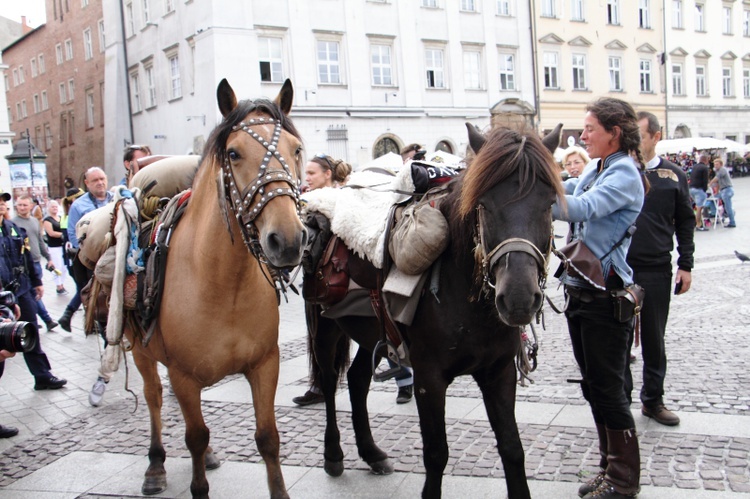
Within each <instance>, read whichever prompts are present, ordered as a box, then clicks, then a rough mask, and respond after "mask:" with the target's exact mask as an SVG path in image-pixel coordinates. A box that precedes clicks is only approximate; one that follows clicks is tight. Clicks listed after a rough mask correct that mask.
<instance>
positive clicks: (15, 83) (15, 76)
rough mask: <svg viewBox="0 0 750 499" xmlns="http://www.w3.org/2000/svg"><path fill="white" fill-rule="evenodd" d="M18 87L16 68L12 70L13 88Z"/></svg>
mask: <svg viewBox="0 0 750 499" xmlns="http://www.w3.org/2000/svg"><path fill="white" fill-rule="evenodd" d="M18 85H19V83H18V68H13V86H14V87H17V86H18Z"/></svg>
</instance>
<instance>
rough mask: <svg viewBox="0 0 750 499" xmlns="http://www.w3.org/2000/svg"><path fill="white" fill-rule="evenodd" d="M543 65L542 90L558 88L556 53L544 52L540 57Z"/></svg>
mask: <svg viewBox="0 0 750 499" xmlns="http://www.w3.org/2000/svg"><path fill="white" fill-rule="evenodd" d="M542 64H543V65H544V88H560V82H559V80H558V78H557V72H558V66H559V60H558V56H557V52H545V53H544V55H543V56H542Z"/></svg>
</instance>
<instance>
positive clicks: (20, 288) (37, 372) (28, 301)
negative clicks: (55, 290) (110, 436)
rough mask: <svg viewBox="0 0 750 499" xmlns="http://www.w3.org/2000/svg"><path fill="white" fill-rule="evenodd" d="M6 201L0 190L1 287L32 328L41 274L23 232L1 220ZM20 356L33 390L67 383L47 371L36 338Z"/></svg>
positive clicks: (45, 357)
mask: <svg viewBox="0 0 750 499" xmlns="http://www.w3.org/2000/svg"><path fill="white" fill-rule="evenodd" d="M9 201H10V194H8V193H7V192H2V191H0V220H2V228H1V230H0V282H2V285H3V289H4V290H6V291H12V292H13V293H14V294H15V297H16V303H17V304H18V307H19V308H20V310H21V315H20V319H21V320H22V321H26V322H29V323H31V325H32V326H33V328H34V330H35V331H36V330H37V329H38V326H37V321H36V314H37V304H36V300H37V299H38V298H41V297H42V295H43V294H44V286H43V285H42V276H41V275H40V274H39V272H37V270H36V268H35V267H34V261H33V260H32V257H31V251H30V249H29V245H28V238H27V237H26V231H24V230H23V229H21V228H20V227H18V226H17V225H16V224H14V223H13V222H11V221H10V220H7V219H5V214H6V213H7V211H8V206H7V203H8V202H9ZM23 357H24V360H25V361H26V365H27V366H28V368H29V371H30V372H31V374H33V375H34V380H35V381H36V383H35V384H34V390H57V389H59V388H62V387H63V386H65V384H66V383H67V380H64V379H61V378H58V377H57V376H54V375H53V374H52V373H51V372H50V370H51V366H50V363H49V360H48V359H47V355H46V354H45V353H44V351H43V350H42V345H41V342H40V341H36V342H35V345H34V347H33V348H31V349H30V350H29V351H24V353H23Z"/></svg>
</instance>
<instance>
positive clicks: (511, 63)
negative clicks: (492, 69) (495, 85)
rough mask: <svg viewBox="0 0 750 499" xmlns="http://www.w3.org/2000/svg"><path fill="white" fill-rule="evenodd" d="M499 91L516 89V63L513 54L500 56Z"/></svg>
mask: <svg viewBox="0 0 750 499" xmlns="http://www.w3.org/2000/svg"><path fill="white" fill-rule="evenodd" d="M498 66H499V70H500V90H515V89H516V62H515V58H514V57H513V54H500V61H499V64H498Z"/></svg>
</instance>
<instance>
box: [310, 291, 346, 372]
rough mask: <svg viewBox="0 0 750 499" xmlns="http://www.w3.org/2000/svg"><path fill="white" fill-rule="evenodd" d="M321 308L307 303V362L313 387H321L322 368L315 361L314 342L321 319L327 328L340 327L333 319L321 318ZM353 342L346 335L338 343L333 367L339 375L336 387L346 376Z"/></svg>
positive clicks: (341, 336)
mask: <svg viewBox="0 0 750 499" xmlns="http://www.w3.org/2000/svg"><path fill="white" fill-rule="evenodd" d="M320 312H321V308H320V305H316V304H312V303H308V302H305V318H306V320H307V321H306V322H307V360H308V363H309V365H310V383H311V384H312V386H317V387H320V382H321V379H320V367H318V363H317V361H316V360H315V348H314V345H313V343H314V341H315V338H316V337H317V336H318V333H319V331H318V330H319V327H320V326H321V319H322V321H323V322H324V323H325V326H326V327H336V328H337V327H338V326H337V325H336V324H335V322H334V321H333V320H332V319H326V318H321V317H320ZM350 343H351V340H350V339H349V336H348V335H346V334H341V335H340V336H339V339H338V341H337V342H336V347H335V348H336V351H335V352H334V356H333V367H334V369H335V370H336V373H337V374H338V379H337V380H336V385H337V386H338V385H339V384H341V381H342V380H343V379H344V376H345V375H346V371H347V367H348V366H349V362H350V357H349V350H350V348H349V347H350Z"/></svg>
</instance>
